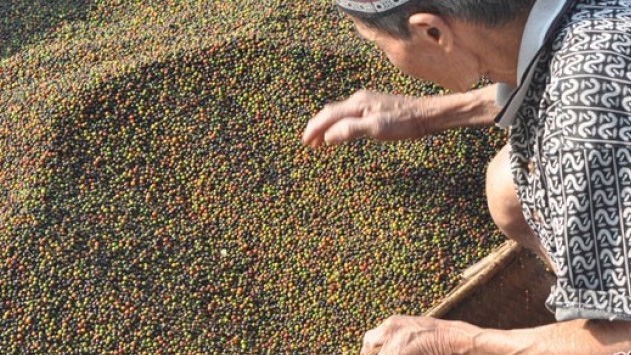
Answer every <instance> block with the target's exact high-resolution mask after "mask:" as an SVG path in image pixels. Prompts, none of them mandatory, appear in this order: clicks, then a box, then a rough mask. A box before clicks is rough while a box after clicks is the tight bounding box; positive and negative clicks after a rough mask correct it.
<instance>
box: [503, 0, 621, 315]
mask: <svg viewBox="0 0 631 355" xmlns="http://www.w3.org/2000/svg"><path fill="white" fill-rule="evenodd" d="M533 65H534V66H533V72H532V78H531V81H530V82H529V84H528V87H527V90H526V91H525V95H524V97H523V102H521V105H520V106H519V109H518V110H517V112H516V115H515V117H514V120H513V121H512V124H510V134H509V136H510V138H509V140H510V145H511V169H512V172H513V176H514V180H515V184H516V188H517V191H518V196H519V199H520V201H521V204H522V207H523V212H524V215H525V217H526V220H527V222H528V224H529V225H530V227H531V228H532V229H533V231H534V232H535V234H536V235H537V236H538V237H539V239H540V240H541V242H542V244H543V246H544V248H545V249H546V251H547V252H548V254H549V255H550V256H551V259H552V261H553V262H554V263H555V265H556V266H557V270H558V272H557V277H558V279H557V283H556V285H555V286H554V287H553V288H552V292H551V294H550V296H549V298H548V300H547V302H546V303H547V306H548V307H549V308H550V310H551V311H553V312H555V315H556V318H557V320H559V321H562V320H569V319H576V318H588V319H609V320H614V319H617V320H626V321H631V0H578V1H576V2H575V4H573V5H572V6H571V7H570V8H569V9H567V11H565V12H564V13H563V16H562V21H561V22H560V23H559V24H558V25H557V26H556V27H555V29H554V31H553V32H552V33H551V37H550V38H549V40H548V41H547V42H545V44H544V45H543V47H542V50H541V52H540V53H539V55H538V56H537V57H536V58H535V61H534V62H533Z"/></svg>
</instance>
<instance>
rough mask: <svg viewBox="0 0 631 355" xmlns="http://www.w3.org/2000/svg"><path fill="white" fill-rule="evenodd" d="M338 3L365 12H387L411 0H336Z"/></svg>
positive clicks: (348, 8)
mask: <svg viewBox="0 0 631 355" xmlns="http://www.w3.org/2000/svg"><path fill="white" fill-rule="evenodd" d="M336 2H337V5H338V6H340V7H342V8H344V9H347V10H351V11H357V12H365V13H379V12H386V11H389V10H392V9H394V8H395V7H398V6H401V5H403V4H405V3H408V2H410V0H336Z"/></svg>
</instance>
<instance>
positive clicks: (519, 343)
mask: <svg viewBox="0 0 631 355" xmlns="http://www.w3.org/2000/svg"><path fill="white" fill-rule="evenodd" d="M471 345H472V347H471V350H470V351H469V353H470V354H515V353H518V354H590V355H591V354H608V355H612V354H615V353H619V352H624V353H625V354H626V353H631V323H629V322H620V321H619V322H610V321H606V320H585V319H577V320H573V321H567V322H560V323H554V324H550V325H546V326H541V327H537V328H532V329H517V330H511V331H500V330H482V331H481V332H480V333H479V334H478V336H476V337H475V338H474V341H473V343H472V344H471Z"/></svg>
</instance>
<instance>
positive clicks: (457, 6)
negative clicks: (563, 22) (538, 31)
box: [337, 0, 535, 38]
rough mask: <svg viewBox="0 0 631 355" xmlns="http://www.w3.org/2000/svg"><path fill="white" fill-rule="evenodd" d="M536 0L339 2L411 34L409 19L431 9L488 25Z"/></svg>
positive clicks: (399, 33) (369, 21)
mask: <svg viewBox="0 0 631 355" xmlns="http://www.w3.org/2000/svg"><path fill="white" fill-rule="evenodd" d="M534 2H535V0H337V6H338V8H339V9H340V10H341V11H342V12H345V13H347V14H349V15H351V16H352V17H353V18H355V19H357V20H360V21H361V22H362V23H364V24H365V25H366V26H368V27H371V28H374V29H377V30H381V31H384V32H386V33H388V34H390V35H392V36H394V37H400V38H409V36H410V28H409V23H408V20H409V18H410V16H411V15H413V14H416V13H429V14H434V15H437V16H440V17H443V18H451V19H454V20H458V21H463V22H468V23H471V24H475V25H478V26H484V27H488V28H493V27H500V26H503V25H505V24H507V23H509V22H511V21H512V20H514V19H515V18H516V17H517V16H519V15H521V14H523V13H524V11H526V10H528V9H530V8H531V7H532V5H533V4H534Z"/></svg>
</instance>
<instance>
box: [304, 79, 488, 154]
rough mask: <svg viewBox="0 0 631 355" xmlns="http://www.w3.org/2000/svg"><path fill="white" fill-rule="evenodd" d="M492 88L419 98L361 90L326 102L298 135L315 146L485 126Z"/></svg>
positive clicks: (419, 135)
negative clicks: (325, 143) (361, 138)
mask: <svg viewBox="0 0 631 355" xmlns="http://www.w3.org/2000/svg"><path fill="white" fill-rule="evenodd" d="M495 92H496V85H491V86H487V87H484V88H482V89H478V90H473V91H469V92H466V93H458V94H451V95H445V96H431V97H422V98H406V97H402V96H392V95H385V94H377V93H372V92H368V91H360V92H358V93H356V94H354V95H353V96H351V97H350V98H349V99H348V100H345V101H341V102H336V103H333V104H329V105H327V106H325V108H324V109H323V110H322V111H320V113H318V114H317V115H316V116H315V117H314V118H313V119H311V120H310V121H309V124H308V125H307V128H306V129H305V132H304V135H303V141H304V143H305V144H307V145H310V146H312V147H317V146H319V145H321V144H322V143H324V142H327V143H329V144H336V143H341V142H345V141H349V140H352V139H356V138H360V137H364V136H369V137H372V138H374V139H378V140H386V141H387V140H404V139H416V138H421V137H423V136H426V135H430V134H435V133H439V132H442V131H445V130H448V129H451V128H458V127H478V126H490V125H492V124H493V119H494V118H495V116H496V115H497V114H498V113H499V110H500V108H499V107H498V106H497V105H496V104H495Z"/></svg>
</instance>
